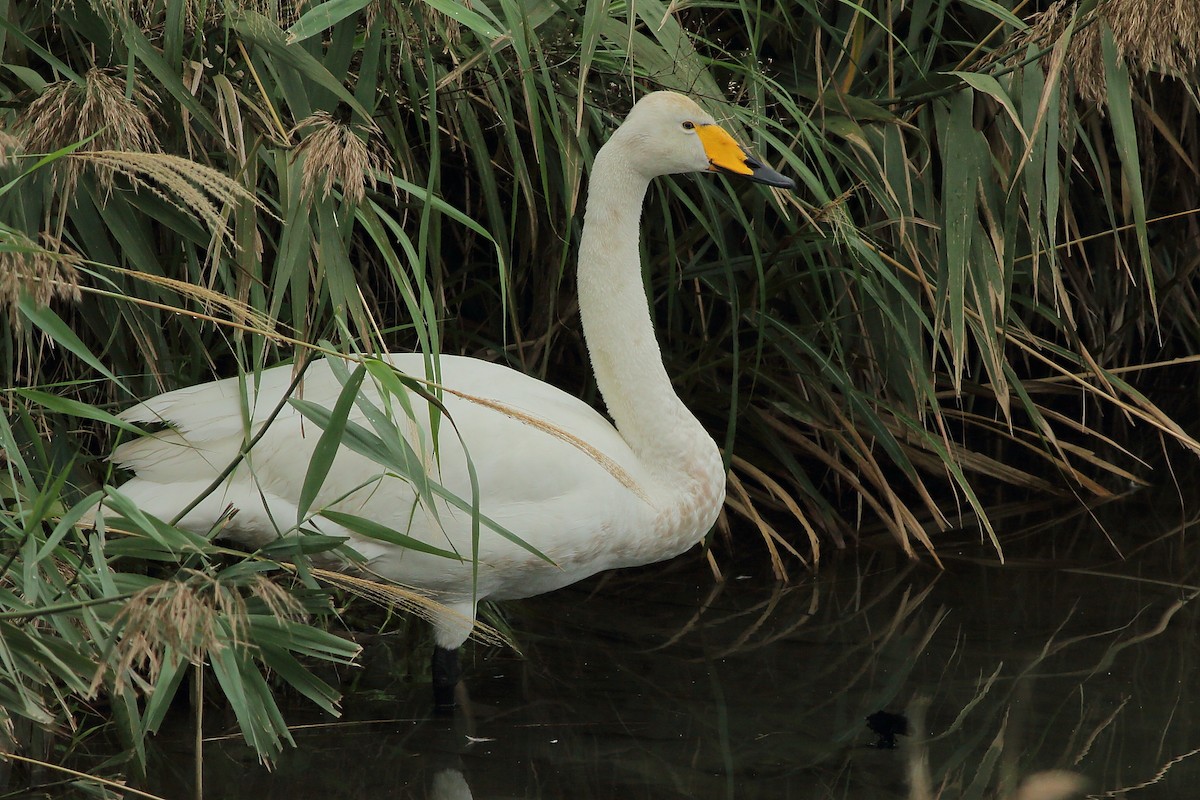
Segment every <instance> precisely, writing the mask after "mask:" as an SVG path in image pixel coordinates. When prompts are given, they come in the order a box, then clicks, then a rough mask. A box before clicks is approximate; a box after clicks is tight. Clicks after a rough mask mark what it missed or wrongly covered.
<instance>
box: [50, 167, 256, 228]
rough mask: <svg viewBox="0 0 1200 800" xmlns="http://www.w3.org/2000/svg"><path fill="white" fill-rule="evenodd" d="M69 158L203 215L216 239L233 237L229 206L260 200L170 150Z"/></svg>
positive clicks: (219, 173) (203, 219) (229, 179)
mask: <svg viewBox="0 0 1200 800" xmlns="http://www.w3.org/2000/svg"><path fill="white" fill-rule="evenodd" d="M68 160H72V161H80V162H83V163H88V164H93V165H95V166H96V167H97V169H99V170H105V171H107V172H108V173H109V174H112V175H116V174H121V175H124V176H125V177H126V178H128V179H129V181H130V182H131V183H132V184H133V186H134V188H142V187H145V188H147V189H149V190H150V191H151V192H153V193H154V194H155V195H157V196H158V197H160V198H162V199H163V200H166V201H167V202H168V203H170V204H171V205H173V206H175V208H177V209H179V210H180V211H182V212H184V213H189V214H192V215H194V216H196V217H198V218H199V219H201V220H202V221H203V222H204V223H205V225H207V226H208V229H209V230H210V231H212V234H213V237H214V240H215V241H220V240H222V239H229V240H230V241H232V238H231V237H230V236H229V235H228V234H229V231H228V219H227V217H226V214H225V209H227V208H228V207H229V206H232V205H235V204H236V203H238V202H240V201H251V202H257V201H256V200H255V198H254V195H252V194H251V193H250V191H249V190H248V189H246V187H244V186H242V185H241V184H240V183H238V182H237V181H235V180H233V179H232V178H229V177H228V176H226V175H225V174H223V173H221V172H218V171H217V170H215V169H213V168H212V167H207V166H205V165H203V164H198V163H196V162H195V161H191V160H189V159H186V158H181V157H180V156H173V155H168V154H167V153H146V152H136V151H117V150H93V151H88V152H75V153H72V154H71V155H70V156H68Z"/></svg>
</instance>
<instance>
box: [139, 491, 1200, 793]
mask: <svg viewBox="0 0 1200 800" xmlns="http://www.w3.org/2000/svg"><path fill="white" fill-rule="evenodd" d="M1160 509H1161V506H1158V505H1156V504H1155V503H1153V502H1150V501H1147V500H1143V501H1136V500H1135V501H1133V502H1128V501H1126V502H1123V503H1121V504H1119V505H1117V504H1114V505H1111V506H1108V507H1107V508H1104V509H1099V510H1097V511H1096V512H1094V513H1089V512H1081V511H1078V510H1077V513H1075V514H1074V515H1072V516H1069V517H1067V518H1064V519H1053V518H1052V517H1051V516H1049V515H1046V514H1041V515H1040V516H1039V519H1040V520H1041V521H1042V522H1041V524H1040V525H1039V526H1037V527H1034V526H1030V527H1028V528H1024V527H1023V525H1022V523H1021V522H1017V521H1014V522H1011V523H1009V524H1008V525H1007V527H1008V528H1009V529H1010V531H1013V533H1010V534H1009V535H1008V537H1007V538H1006V540H1005V541H1006V549H1005V554H1006V557H1007V561H1008V563H1006V564H1005V565H1003V566H1001V565H1000V564H999V563H998V562H997V559H996V557H995V553H994V551H992V550H991V549H990V548H989V547H986V546H981V544H980V542H979V541H978V534H977V533H976V532H972V533H970V534H962V535H960V538H959V541H958V543H951V542H949V541H947V540H946V539H942V540H940V541H941V542H942V543H941V544H940V546H939V551H938V552H939V555H940V556H941V557H942V559H943V562H944V565H945V570H944V571H939V570H937V569H936V568H935V567H934V566H933V565H932V561H931V560H930V559H928V557H926V558H925V559H924V562H923V563H913V562H910V561H908V560H907V559H906V558H904V557H903V556H902V555H901V554H899V553H897V552H896V550H895V548H894V547H893V546H891V545H886V546H885V544H884V543H883V542H870V541H868V542H867V543H866V545H865V546H863V547H861V548H860V549H858V550H857V551H855V552H844V553H827V554H826V555H825V557H824V559H823V561H822V563H821V566H820V569H819V570H817V571H816V572H815V573H811V574H810V573H803V572H802V571H800V570H799V569H797V570H794V572H796V573H798V574H795V575H793V580H792V583H791V585H789V586H781V585H778V584H776V583H774V582H773V581H771V580H770V579H769V576H764V575H762V574H749V573H746V574H743V573H740V572H738V571H737V570H736V568H733V567H728V569H729V572H728V574H727V580H726V581H724V582H723V583H720V584H717V583H716V582H714V580H713V577H712V574H711V572H710V571H709V570H708V568H707V567H706V566H705V565H704V563H703V561H702V560H701V559H699V558H696V557H692V558H691V559H690V560H686V561H685V562H676V563H674V564H671V565H669V566H667V567H665V568H664V567H658V568H649V569H645V570H639V571H633V572H623V573H619V574H614V575H609V576H605V577H603V578H600V579H596V580H592V581H589V582H587V583H585V584H582V585H580V586H577V587H573V588H571V589H567V590H564V591H560V592H558V593H555V594H553V595H549V596H546V597H542V598H537V599H534V600H530V601H524V602H521V603H511V604H508V605H507V606H505V608H504V614H505V615H506V617H507V619H508V621H509V623H510V624H511V625H512V627H513V629H514V631H515V636H516V639H517V641H518V642H519V644H520V646H521V648H522V650H523V651H524V653H525V657H524V658H522V657H520V656H518V655H516V654H515V653H514V652H512V651H511V650H509V649H506V648H499V647H490V646H485V645H479V644H476V645H473V646H470V647H468V649H467V651H466V653H465V655H466V678H467V682H468V685H469V687H470V694H471V707H470V710H469V712H468V711H466V710H464V711H462V712H460V713H458V714H457V715H456V716H454V717H453V718H439V717H434V716H431V715H430V714H429V705H430V698H429V687H428V685H421V684H416V683H413V682H411V681H410V680H408V678H407V675H406V674H405V669H403V668H400V667H398V666H397V665H398V664H400V663H401V662H403V661H404V658H403V657H402V656H401V655H397V653H401V652H402V651H403V650H404V649H405V648H407V647H410V645H407V644H405V643H404V642H403V641H402V640H401V638H400V637H388V636H382V637H378V638H377V639H375V640H374V641H373V642H371V643H370V644H369V645H368V648H367V652H366V654H365V663H366V666H365V667H364V668H363V670H361V671H360V672H359V673H358V674H355V675H353V679H354V682H355V684H354V687H353V689H352V690H351V689H348V694H347V697H346V699H345V702H344V709H345V714H344V716H343V718H342V719H339V720H329V719H327V718H323V717H321V716H320V715H318V714H317V713H316V712H314V711H312V710H311V708H309V707H307V706H305V705H303V702H302V701H297V703H296V704H295V705H294V706H293V707H291V708H288V709H287V710H286V711H285V713H286V715H287V718H288V721H289V722H290V723H293V724H294V725H295V726H296V728H295V731H294V736H295V739H296V742H297V745H298V747H297V748H296V749H294V750H289V751H287V752H285V753H284V754H283V756H282V757H281V758H280V759H279V760H278V762H277V764H276V765H275V768H274V770H273V771H267V770H266V769H264V768H262V767H260V766H259V765H258V763H257V761H256V759H255V757H254V755H253V754H252V753H251V752H250V751H249V750H248V749H247V748H246V747H245V746H244V745H242V744H241V743H240V740H239V739H238V738H237V737H236V736H230V737H223V736H222V735H221V734H223V733H228V732H230V730H232V729H230V728H224V727H222V724H223V723H224V722H225V720H222V719H219V718H217V714H216V713H215V712H209V718H208V719H207V720H206V721H205V723H206V724H205V734H206V735H207V737H208V740H207V741H206V743H205V745H204V751H203V771H204V790H203V796H204V797H206V798H287V800H304V799H305V798H322V799H326V798H391V797H398V798H438V799H439V800H451V799H453V800H463V799H464V798H475V800H482V799H483V798H542V797H545V798H655V800H670V799H672V798H806V799H807V798H813V799H815V800H824V798H856V799H857V798H880V799H881V800H888V799H890V798H908V797H910V789H909V778H908V771H909V769H910V765H914V764H917V765H919V764H921V763H927V768H928V773H929V777H930V780H931V782H932V784H931V785H932V787H933V794H934V796H936V795H937V792H938V791H942V792H943V793H942V795H941V796H942V797H944V798H971V797H997V796H1007V793H1009V792H1011V791H1012V790H1013V787H1014V786H1015V785H1016V781H1017V780H1018V778H1019V776H1022V775H1027V774H1029V773H1031V772H1034V771H1038V770H1046V769H1069V770H1073V771H1076V772H1078V773H1081V774H1083V775H1085V776H1086V777H1087V778H1088V779H1089V791H1090V792H1091V793H1092V794H1093V796H1102V797H1130V798H1137V799H1139V800H1140V799H1143V798H1192V797H1200V788H1196V787H1200V755H1196V749H1197V748H1200V692H1198V691H1197V689H1198V688H1200V657H1198V655H1200V641H1198V636H1197V634H1198V630H1197V628H1198V625H1200V619H1198V616H1197V610H1198V608H1200V603H1197V602H1196V601H1195V600H1194V598H1195V596H1196V592H1195V590H1193V589H1191V588H1189V587H1192V586H1197V585H1200V576H1197V574H1196V572H1197V570H1196V568H1195V567H1194V566H1193V565H1194V564H1200V550H1198V548H1197V543H1196V540H1197V537H1198V536H1200V528H1197V529H1195V530H1192V529H1190V528H1188V527H1187V526H1186V525H1184V524H1183V523H1184V521H1185V520H1183V519H1182V518H1181V517H1180V515H1179V512H1178V511H1174V512H1166V511H1161V510H1160ZM1047 519H1050V520H1051V521H1050V522H1046V520H1047ZM746 538H747V541H749V537H746ZM750 546H752V545H749V544H747V545H744V547H750ZM881 709H886V710H889V711H894V712H900V711H905V710H906V709H907V710H908V711H909V712H910V714H911V715H912V716H913V717H914V718H919V717H921V716H922V715H923V716H924V726H923V727H924V735H921V731H919V730H913V731H910V733H912V734H913V735H911V736H907V737H905V736H900V737H898V741H899V746H898V747H897V748H896V749H878V748H874V747H871V746H870V745H871V744H872V743H873V742H875V741H876V740H877V737H876V736H875V735H873V734H872V733H871V732H870V731H869V730H868V728H867V726H866V724H865V722H864V718H865V717H866V716H867V715H868V714H871V713H872V712H875V711H878V710H881ZM922 709H924V711H923V712H922ZM176 717H177V719H175V720H173V724H174V725H175V726H176V728H175V729H173V730H170V731H167V732H165V733H164V734H163V735H160V736H159V737H157V739H156V740H155V744H154V755H153V756H152V761H153V763H152V774H151V776H150V778H149V780H148V781H146V783H145V784H144V786H143V788H144V789H146V790H148V791H150V792H153V793H155V794H158V795H160V796H163V797H168V798H189V797H194V796H196V794H195V780H194V769H193V761H194V759H193V754H194V749H193V746H192V744H191V736H192V733H191V729H190V724H191V723H190V721H189V720H188V718H187V717H188V715H187V713H185V712H181V713H179V714H177V715H176ZM306 726H310V727H306ZM922 740H924V744H918V742H920V741H922ZM1132 787H1141V788H1138V789H1136V790H1134V791H1127V790H1130V789H1131V788H1132ZM1123 791H1125V792H1126V793H1124V794H1121V792H1123Z"/></svg>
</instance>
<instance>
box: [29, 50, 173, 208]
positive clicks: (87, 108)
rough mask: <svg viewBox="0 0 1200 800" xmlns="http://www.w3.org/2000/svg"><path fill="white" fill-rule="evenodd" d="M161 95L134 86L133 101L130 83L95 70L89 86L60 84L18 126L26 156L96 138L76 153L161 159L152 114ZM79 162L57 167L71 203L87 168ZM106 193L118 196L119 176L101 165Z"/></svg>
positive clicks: (89, 74)
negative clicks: (156, 155)
mask: <svg viewBox="0 0 1200 800" xmlns="http://www.w3.org/2000/svg"><path fill="white" fill-rule="evenodd" d="M157 101H158V95H156V94H155V93H154V92H152V91H151V90H150V89H148V88H147V87H146V86H144V85H143V84H142V83H140V82H138V81H134V84H133V87H132V97H128V98H127V97H126V96H125V81H124V80H123V79H122V78H120V77H119V76H118V75H117V74H116V73H114V72H113V71H112V70H105V69H92V70H89V71H88V72H87V73H85V74H84V76H83V84H82V85H80V84H77V83H75V82H74V81H59V82H57V83H52V84H50V85H49V86H47V87H46V89H45V90H44V91H43V92H42V94H41V95H40V96H39V97H38V98H37V99H36V100H34V101H33V102H32V103H30V104H29V107H28V108H26V109H25V111H24V112H23V113H22V114H21V116H20V118H19V119H18V120H17V128H18V130H20V131H21V132H22V133H23V134H24V140H25V147H24V149H25V151H26V152H29V153H51V152H54V151H55V150H60V149H62V148H63V147H66V146H68V145H71V144H74V143H75V142H78V141H80V140H81V139H86V138H88V137H89V136H95V138H94V139H92V140H91V141H90V142H88V143H87V144H85V145H83V147H82V148H80V149H79V150H77V151H76V153H77V154H78V153H83V152H94V151H102V150H125V151H131V152H138V153H157V152H158V151H159V150H160V148H159V144H158V137H157V135H155V133H154V125H153V122H152V120H151V114H150V112H147V111H146V108H152V107H153V104H154V103H156V102H157ZM86 165H87V164H86V162H84V161H81V160H78V159H74V160H73V159H60V160H59V161H58V162H55V164H54V172H53V175H54V179H53V180H54V183H55V185H56V187H57V188H59V189H61V191H62V194H63V195H64V196H66V197H69V196H70V195H71V194H72V193H73V192H74V191H75V184H76V182H77V181H78V180H79V175H80V173H81V172H82V170H83V169H84V167H85V166H86ZM96 166H97V169H96V174H97V176H98V177H99V179H100V185H101V187H102V188H103V189H104V190H105V191H106V192H107V191H111V190H112V181H113V176H114V172H113V171H112V170H111V169H106V168H104V167H103V166H100V165H96Z"/></svg>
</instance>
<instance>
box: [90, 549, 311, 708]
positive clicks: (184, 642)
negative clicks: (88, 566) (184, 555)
mask: <svg viewBox="0 0 1200 800" xmlns="http://www.w3.org/2000/svg"><path fill="white" fill-rule="evenodd" d="M182 574H183V575H184V577H183V578H182V579H181V580H170V581H163V582H161V583H156V584H153V585H151V586H147V587H146V588H144V589H142V590H141V591H139V592H137V593H136V594H135V595H134V596H133V597H131V598H130V599H129V600H128V602H126V603H125V605H124V606H123V607H122V608H121V610H120V611H119V612H118V613H117V615H116V617H115V618H114V620H113V632H114V637H115V638H114V641H113V643H112V648H111V650H110V651H109V653H108V654H107V657H106V658H105V659H104V660H103V661H102V662H101V663H100V666H99V668H98V669H97V670H96V675H95V677H93V678H92V685H91V691H92V692H95V691H96V690H97V689H98V688H99V687H100V686H101V685H103V684H104V682H105V679H106V677H107V676H109V675H110V674H111V676H112V679H113V692H114V693H116V694H120V693H122V692H123V691H125V689H127V688H128V687H129V680H130V677H131V676H133V675H134V674H135V670H138V671H142V672H144V674H145V676H146V679H147V681H148V682H149V683H151V684H153V683H154V682H155V681H156V680H157V678H158V675H159V672H160V671H161V670H162V666H163V656H164V654H165V652H166V650H167V649H168V648H170V649H171V650H172V651H174V652H175V653H177V654H179V655H180V656H182V657H183V658H185V659H187V660H188V661H189V662H190V663H192V664H201V663H203V662H204V660H205V658H206V656H207V654H208V653H210V652H214V651H219V650H222V649H224V648H226V647H243V646H246V644H247V642H248V637H247V635H246V634H247V627H248V625H249V617H248V612H247V610H246V599H245V598H244V597H243V596H242V594H241V593H240V592H239V591H238V590H237V588H236V587H233V586H229V585H227V584H224V583H222V582H221V581H219V580H217V579H216V578H213V577H212V576H210V575H205V574H204V573H202V572H196V571H193V570H185V571H184V572H183V573H182ZM268 587H269V588H268ZM249 589H250V593H251V595H253V596H256V597H258V598H259V599H260V600H262V602H263V604H264V605H265V606H266V607H267V609H268V611H269V612H270V613H271V614H273V615H274V616H276V617H278V618H280V619H299V618H301V617H302V616H303V610H302V608H301V607H300V604H299V602H298V601H297V600H296V599H295V598H293V597H292V596H291V595H289V594H288V593H287V592H286V591H284V590H283V589H281V588H279V587H278V586H275V585H274V584H272V583H271V582H270V581H269V580H267V579H266V578H264V577H262V576H257V577H256V578H255V580H254V581H253V582H252V583H251V584H250V587H249Z"/></svg>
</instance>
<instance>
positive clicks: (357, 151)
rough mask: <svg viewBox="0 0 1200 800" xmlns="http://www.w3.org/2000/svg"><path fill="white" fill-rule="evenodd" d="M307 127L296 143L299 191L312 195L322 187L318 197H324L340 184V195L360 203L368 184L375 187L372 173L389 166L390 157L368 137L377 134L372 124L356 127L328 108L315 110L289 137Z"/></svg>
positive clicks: (297, 125) (293, 129)
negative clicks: (301, 158)
mask: <svg viewBox="0 0 1200 800" xmlns="http://www.w3.org/2000/svg"><path fill="white" fill-rule="evenodd" d="M302 129H307V131H306V132H305V133H304V135H303V137H302V138H301V139H300V144H299V145H297V146H296V151H295V154H296V157H299V156H300V155H303V156H304V166H303V168H302V170H301V179H300V191H301V193H302V194H303V195H304V196H306V197H315V196H316V193H317V187H318V185H320V187H321V189H322V193H321V199H326V198H328V197H329V195H330V194H331V193H332V191H333V187H334V185H335V184H340V185H341V187H342V195H343V196H344V197H345V198H346V199H347V200H349V201H350V202H352V203H355V204H357V203H361V202H362V201H363V199H364V198H365V197H366V194H367V191H366V190H367V186H368V185H369V186H370V187H371V189H374V188H375V173H376V172H378V171H381V170H383V169H385V168H388V169H390V164H389V163H388V162H389V161H390V159H388V158H387V156H386V155H384V154H383V153H382V151H381V150H380V149H379V148H377V147H372V146H371V144H370V139H371V137H372V135H375V134H378V132H379V129H378V128H377V127H376V126H375V124H374V123H370V124H369V125H368V126H357V125H351V124H349V123H344V122H341V121H340V120H338V119H336V118H335V117H334V116H333V115H332V114H330V113H329V112H328V111H317V112H316V113H314V114H312V115H310V116H308V117H306V118H304V119H303V120H301V121H300V122H298V123H297V124H296V127H294V128H292V130H291V131H290V132H289V133H288V135H289V136H292V135H294V134H295V133H296V132H298V131H300V130H302Z"/></svg>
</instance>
